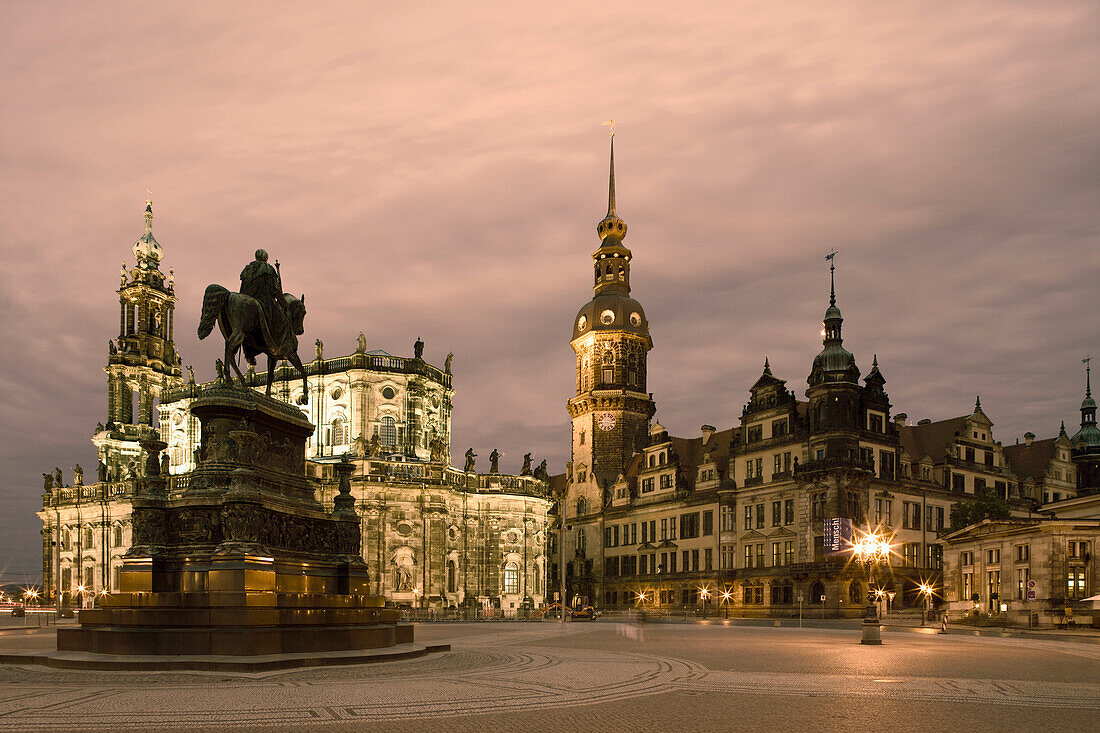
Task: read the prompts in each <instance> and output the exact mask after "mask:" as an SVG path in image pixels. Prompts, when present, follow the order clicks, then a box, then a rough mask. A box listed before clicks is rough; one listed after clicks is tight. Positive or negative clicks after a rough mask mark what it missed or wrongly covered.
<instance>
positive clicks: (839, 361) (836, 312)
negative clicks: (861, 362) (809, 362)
mask: <svg viewBox="0 0 1100 733" xmlns="http://www.w3.org/2000/svg"><path fill="white" fill-rule="evenodd" d="M835 255H836V253H835V252H834V253H833V254H831V255H829V258H828V259H829V263H830V264H829V307H828V308H827V309H826V310H825V318H824V319H823V321H822V325H823V326H824V330H823V331H822V336H823V337H824V338H823V340H822V343H823V344H824V346H825V348H823V349H822V350H821V353H819V354H818V355H817V356H815V357H814V364H813V368H812V370H811V372H810V383H811V384H813V383H816V382H818V381H822V380H823V379H825V375H827V374H836V375H843V374H844V373H846V372H849V371H851V372H852V374H851V376H850V378H851V380H852V381H855V380H856V379H858V378H859V368H858V367H857V366H856V358H855V356H853V355H852V352H850V351H848V350H847V349H845V348H844V339H843V338H842V337H841V326H843V324H844V318H843V317H842V316H841V315H840V308H838V307H837V305H836V281H835V275H834V273H835V271H836V265H835V264H834V257H835ZM834 379H835V377H834Z"/></svg>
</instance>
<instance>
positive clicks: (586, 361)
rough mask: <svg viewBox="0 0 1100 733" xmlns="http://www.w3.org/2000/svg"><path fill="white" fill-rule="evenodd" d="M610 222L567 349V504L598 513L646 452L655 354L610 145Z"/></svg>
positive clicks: (600, 230)
mask: <svg viewBox="0 0 1100 733" xmlns="http://www.w3.org/2000/svg"><path fill="white" fill-rule="evenodd" d="M608 187H609V191H608V204H607V215H606V216H605V217H604V218H603V219H602V220H601V221H600V222H599V224H597V225H596V234H597V235H598V236H599V237H600V246H599V248H598V249H597V250H596V251H595V252H594V253H593V254H592V260H593V268H594V277H593V291H594V295H593V298H592V300H591V301H589V302H588V303H586V304H585V305H584V307H582V308H581V309H580V311H579V312H578V313H577V315H576V317H575V319H574V320H573V338H572V339H571V340H570V342H569V345H570V346H572V347H573V352H574V353H575V355H576V360H577V361H576V395H575V396H574V397H572V398H571V399H570V400H569V401H568V403H567V407H568V410H569V415H570V417H571V418H572V421H573V442H572V458H573V461H572V471H571V474H570V475H571V479H572V483H571V485H570V491H569V494H570V503H571V504H572V506H570V507H568V508H567V514H568V515H570V516H572V515H573V513H574V512H575V511H576V507H577V506H578V505H579V502H580V500H582V499H583V506H584V507H586V509H587V512H586V513H591V512H595V511H599V510H600V508H602V506H603V502H604V490H605V489H606V488H607V487H609V486H610V485H611V484H613V483H614V482H615V480H616V478H618V476H619V474H620V473H626V470H627V467H628V465H629V463H630V460H631V458H632V457H633V456H634V454H635V453H636V452H638V451H640V450H641V449H642V448H643V447H645V445H646V439H647V436H648V431H649V420H650V418H652V417H653V414H654V412H655V411H656V407H655V406H654V404H653V399H652V397H651V396H650V395H649V393H647V392H646V355H647V354H648V352H649V350H650V349H651V348H653V341H652V339H650V336H649V321H648V320H647V319H646V316H645V311H644V310H643V309H642V306H641V304H640V303H638V301H636V300H634V299H633V298H631V297H630V261H631V258H632V255H631V253H630V250H629V249H627V248H626V246H625V245H624V244H623V239H624V238H625V237H626V222H624V221H623V220H622V219H620V218H619V215H618V214H617V213H616V211H615V139H614V135H612V139H611V168H610V176H609V186H608Z"/></svg>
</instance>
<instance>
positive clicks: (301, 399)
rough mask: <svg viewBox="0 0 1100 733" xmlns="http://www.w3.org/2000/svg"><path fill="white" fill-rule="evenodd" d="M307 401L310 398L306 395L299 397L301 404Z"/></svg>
mask: <svg viewBox="0 0 1100 733" xmlns="http://www.w3.org/2000/svg"><path fill="white" fill-rule="evenodd" d="M307 402H309V398H308V397H306V396H305V395H302V396H301V397H299V398H298V404H299V405H304V404H306V403H307Z"/></svg>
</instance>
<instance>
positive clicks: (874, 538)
mask: <svg viewBox="0 0 1100 733" xmlns="http://www.w3.org/2000/svg"><path fill="white" fill-rule="evenodd" d="M852 559H853V560H855V561H856V562H858V563H860V564H862V565H865V566H867V582H868V583H871V584H874V585H875V586H876V588H877V586H878V583H877V582H875V579H874V574H875V566H876V565H878V564H879V563H882V562H887V561H888V560H889V559H890V543H889V542H887V541H886V539H885V538H883V537H881V536H879V535H878V534H877V533H876V532H869V533H867V534H865V535H863V536H862V537H860V538H859V539H858V540H856V541H855V542H854V543H853V544H852ZM879 590H881V589H879ZM876 595H877V594H876ZM859 643H860V644H881V643H882V629H881V627H880V625H879V617H878V604H877V603H868V604H867V608H866V610H865V611H864V613H863V636H862V638H861V639H860V641H859Z"/></svg>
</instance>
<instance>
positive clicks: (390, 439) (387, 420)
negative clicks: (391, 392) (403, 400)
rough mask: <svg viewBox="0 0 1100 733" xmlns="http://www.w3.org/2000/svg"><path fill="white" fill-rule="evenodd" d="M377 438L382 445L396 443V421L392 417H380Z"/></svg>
mask: <svg viewBox="0 0 1100 733" xmlns="http://www.w3.org/2000/svg"><path fill="white" fill-rule="evenodd" d="M383 393H384V392H383ZM378 438H379V439H380V440H381V441H382V445H385V446H390V447H393V446H395V445H397V421H396V420H394V419H393V418H392V417H384V418H382V422H381V424H380V425H379V426H378Z"/></svg>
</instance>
